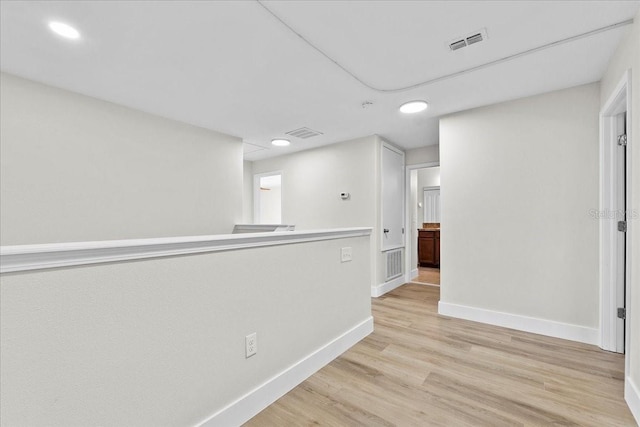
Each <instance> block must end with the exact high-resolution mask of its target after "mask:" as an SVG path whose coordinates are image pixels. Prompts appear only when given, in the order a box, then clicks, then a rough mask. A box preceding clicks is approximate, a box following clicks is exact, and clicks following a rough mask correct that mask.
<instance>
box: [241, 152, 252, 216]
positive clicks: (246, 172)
mask: <svg viewBox="0 0 640 427" xmlns="http://www.w3.org/2000/svg"><path fill="white" fill-rule="evenodd" d="M242 222H243V223H244V224H253V162H249V161H247V160H245V161H243V162H242Z"/></svg>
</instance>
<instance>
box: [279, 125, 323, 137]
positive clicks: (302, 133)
mask: <svg viewBox="0 0 640 427" xmlns="http://www.w3.org/2000/svg"><path fill="white" fill-rule="evenodd" d="M285 133H286V134H287V135H291V136H295V137H298V138H302V139H308V138H313V137H314V136H318V135H322V132H318V131H316V130H313V129H309V128H307V127H304V128H300V129H295V130H290V131H289V132H285Z"/></svg>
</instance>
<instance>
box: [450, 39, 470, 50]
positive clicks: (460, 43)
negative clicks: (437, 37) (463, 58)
mask: <svg viewBox="0 0 640 427" xmlns="http://www.w3.org/2000/svg"><path fill="white" fill-rule="evenodd" d="M466 45H467V42H466V40H464V39H462V40H456V41H455V42H453V43H449V49H451V50H458V49H462V48H463V47H465V46H466Z"/></svg>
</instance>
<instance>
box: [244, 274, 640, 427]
mask: <svg viewBox="0 0 640 427" xmlns="http://www.w3.org/2000/svg"><path fill="white" fill-rule="evenodd" d="M439 292H440V289H439V288H437V287H432V286H421V285H416V284H407V285H403V286H401V287H400V288H398V289H396V290H394V291H393V292H390V293H389V294H387V295H385V296H383V297H381V298H378V299H374V300H373V314H374V319H375V331H374V332H373V333H372V334H371V335H369V336H368V337H367V338H365V339H364V340H362V341H361V342H360V343H358V344H357V345H355V346H354V347H352V348H351V349H350V350H348V351H347V352H345V353H344V354H343V355H342V356H340V357H339V358H337V359H336V360H334V361H333V362H331V363H330V364H329V365H327V366H325V367H324V368H323V369H321V370H320V371H318V372H317V373H315V374H314V375H312V376H311V377H310V378H309V379H307V380H306V381H305V382H303V383H302V384H300V385H299V386H298V387H296V388H295V389H293V390H292V391H290V392H289V393H287V394H286V395H285V396H283V397H282V398H280V399H279V400H278V401H277V402H275V403H274V404H273V405H271V406H269V407H268V408H266V409H265V410H264V411H262V412H261V413H259V414H258V415H256V416H255V417H254V418H253V419H252V420H250V421H249V422H248V423H247V424H246V426H260V427H262V426H311V425H322V426H359V425H360V426H432V425H433V426H456V427H457V426H492V427H493V426H551V425H553V426H598V427H602V426H635V425H636V423H635V422H634V420H633V417H632V415H631V413H630V411H629V409H628V408H627V406H626V404H625V403H624V400H623V397H622V395H623V381H622V378H623V372H624V357H623V356H621V355H618V354H614V353H608V352H605V351H602V350H600V349H598V348H597V347H595V346H591V345H586V344H580V343H575V342H571V341H565V340H561V339H556V338H549V337H544V336H540V335H534V334H529V333H525V332H518V331H514V330H511V329H505V328H500V327H495V326H489V325H483V324H480V323H474V322H469V321H464V320H458V319H452V318H447V317H444V316H439V315H438V314H437V303H438V300H439Z"/></svg>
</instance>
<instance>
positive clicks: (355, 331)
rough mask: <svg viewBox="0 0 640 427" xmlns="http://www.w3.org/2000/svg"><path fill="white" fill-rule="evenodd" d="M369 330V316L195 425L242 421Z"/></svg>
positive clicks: (350, 345)
mask: <svg viewBox="0 0 640 427" xmlns="http://www.w3.org/2000/svg"><path fill="white" fill-rule="evenodd" d="M371 332H373V317H369V318H367V319H365V320H364V321H363V322H361V323H359V324H358V325H356V326H354V327H353V328H351V329H350V330H348V331H347V332H345V333H344V334H342V335H340V336H339V337H338V338H336V339H334V340H333V341H331V342H329V343H327V344H326V345H324V346H323V347H321V348H319V349H318V350H316V351H315V352H313V353H311V354H310V355H308V356H307V357H305V358H304V359H302V360H300V361H299V362H297V363H295V364H294V365H292V366H290V367H289V368H287V369H285V370H284V371H282V372H281V373H279V374H278V375H276V376H274V377H273V378H271V379H270V380H268V381H266V382H265V383H264V384H262V385H260V386H258V387H256V388H255V389H253V390H252V391H250V392H249V393H247V394H246V395H244V396H242V397H241V398H239V399H238V400H236V401H235V402H233V403H231V404H229V405H228V406H226V407H224V408H222V409H221V410H219V411H218V412H216V413H215V414H213V415H212V416H211V417H209V418H207V419H206V420H204V421H202V422H200V423H199V424H197V426H198V427H217V426H234V425H235V426H237V425H242V424H244V423H245V422H247V421H248V420H250V419H251V418H252V417H254V416H255V415H256V414H258V413H259V412H260V411H262V410H263V409H264V408H266V407H267V406H269V405H270V404H272V403H273V402H275V401H276V400H278V399H279V398H280V397H282V396H283V395H285V394H286V393H287V392H289V391H290V390H291V389H293V388H294V387H296V386H297V385H298V384H300V383H302V382H303V381H304V380H306V379H307V378H309V377H310V376H311V375H313V374H314V373H315V372H317V371H318V370H320V369H321V368H322V367H324V366H325V365H327V364H329V363H330V362H331V361H332V360H334V359H335V358H337V357H338V356H340V355H341V354H342V353H344V352H345V351H347V350H348V349H349V348H351V347H352V346H353V345H355V344H357V343H358V342H359V341H360V340H361V339H363V338H364V337H366V336H367V335H369V334H370V333H371Z"/></svg>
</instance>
